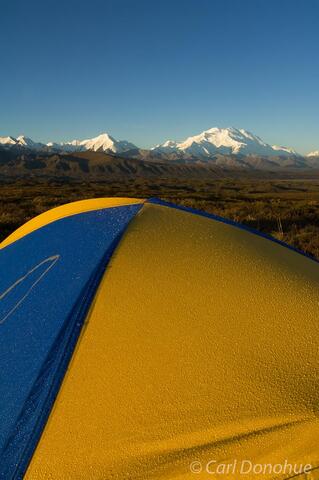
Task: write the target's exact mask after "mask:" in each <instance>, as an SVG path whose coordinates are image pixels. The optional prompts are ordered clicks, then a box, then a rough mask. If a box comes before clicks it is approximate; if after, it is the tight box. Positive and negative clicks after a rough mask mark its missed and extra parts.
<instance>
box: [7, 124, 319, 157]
mask: <svg viewBox="0 0 319 480" xmlns="http://www.w3.org/2000/svg"><path fill="white" fill-rule="evenodd" d="M0 147H2V148H5V149H12V148H15V149H17V150H18V151H20V150H21V149H22V150H23V149H28V150H34V151H45V152H51V151H52V152H58V153H60V152H61V153H71V152H83V151H94V152H97V151H98V152H106V153H114V154H119V155H120V154H123V155H124V154H126V156H127V155H132V152H131V151H133V150H134V151H136V152H137V153H136V152H135V153H136V155H139V152H144V153H143V155H145V152H146V154H147V155H149V156H150V155H151V156H152V157H156V156H159V157H161V158H162V159H167V160H170V159H181V160H183V159H185V160H187V161H188V160H192V159H194V160H197V159H200V160H205V159H206V160H208V159H210V158H212V157H213V156H214V155H216V154H221V155H245V156H260V157H289V158H291V157H294V156H295V157H300V155H298V153H297V152H295V151H294V150H293V149H292V148H287V147H282V146H277V145H273V146H271V145H269V144H267V143H265V142H264V141H263V140H261V138H259V137H257V136H256V135H253V134H252V133H250V132H248V131H246V130H243V129H237V128H211V129H209V130H206V131H204V132H202V133H200V134H199V135H195V136H193V137H189V138H187V139H186V140H184V141H182V142H176V141H174V140H167V141H166V142H164V143H162V144H160V145H156V146H155V147H153V148H152V149H151V151H143V150H140V149H138V147H136V146H135V145H134V144H133V143H130V142H127V141H126V140H116V139H115V138H114V137H112V136H111V135H109V134H108V133H102V134H101V135H98V136H97V137H94V138H89V139H86V140H72V141H69V142H62V143H57V142H49V143H47V144H46V145H45V144H43V143H39V142H35V141H33V140H31V138H28V137H25V136H24V135H20V136H19V137H17V138H14V137H10V136H9V137H0ZM317 154H318V152H312V153H311V154H309V156H316V155H317ZM124 156H125V155H124Z"/></svg>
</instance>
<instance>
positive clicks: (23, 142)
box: [0, 135, 45, 150]
mask: <svg viewBox="0 0 319 480" xmlns="http://www.w3.org/2000/svg"><path fill="white" fill-rule="evenodd" d="M0 145H1V146H2V147H6V148H10V147H22V148H29V149H30V150H42V149H43V148H44V147H45V145H44V144H43V143H37V142H34V141H33V140H31V138H28V137H25V136H24V135H20V136H19V137H17V138H14V137H0Z"/></svg>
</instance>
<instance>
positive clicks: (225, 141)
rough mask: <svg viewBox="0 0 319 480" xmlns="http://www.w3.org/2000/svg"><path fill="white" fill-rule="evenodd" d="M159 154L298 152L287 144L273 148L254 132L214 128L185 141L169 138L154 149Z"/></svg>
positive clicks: (275, 153)
mask: <svg viewBox="0 0 319 480" xmlns="http://www.w3.org/2000/svg"><path fill="white" fill-rule="evenodd" d="M152 150H153V151H155V152H159V153H161V154H162V153H166V152H167V153H169V152H170V153H171V152H172V151H174V153H176V154H178V153H180V154H181V155H183V156H184V157H185V156H189V157H196V158H202V159H205V158H207V159H209V158H210V157H212V156H214V155H216V154H218V153H219V154H224V155H239V154H240V155H259V156H288V155H297V154H296V152H295V151H294V150H293V149H290V148H287V147H277V146H274V147H272V146H271V145H269V144H267V143H265V142H264V141H263V140H261V138H260V137H258V136H257V135H254V134H253V133H251V132H249V131H247V130H244V129H238V128H235V127H228V128H219V127H212V128H209V129H208V130H204V131H203V132H201V133H199V134H198V135H194V136H192V137H188V138H186V139H185V140H183V141H182V142H173V141H167V142H164V143H162V144H161V145H157V146H156V147H154V148H153V149H152Z"/></svg>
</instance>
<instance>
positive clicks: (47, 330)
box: [0, 198, 319, 480]
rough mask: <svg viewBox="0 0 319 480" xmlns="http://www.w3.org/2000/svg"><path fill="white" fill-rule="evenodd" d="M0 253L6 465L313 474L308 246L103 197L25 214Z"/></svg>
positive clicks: (61, 476) (314, 301)
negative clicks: (292, 245)
mask: <svg viewBox="0 0 319 480" xmlns="http://www.w3.org/2000/svg"><path fill="white" fill-rule="evenodd" d="M0 268H1V275H0V362H1V363H0V365H1V369H0V372H1V373H0V393H1V395H0V479H5V480H11V479H21V478H26V479H30V480H38V479H42V480H44V479H45V480H47V479H54V480H55V479H57V480H68V479H86V480H90V479H92V480H102V479H103V480H104V479H113V480H123V479H145V480H147V479H153V478H154V479H178V480H181V479H183V480H184V479H187V480H189V479H193V480H194V479H195V478H198V479H201V478H203V479H204V478H205V479H207V478H212V476H213V475H218V476H219V477H220V478H234V479H237V480H238V478H241V477H240V475H241V474H244V475H245V478H251V477H254V478H282V479H284V478H292V477H294V478H295V477H299V478H311V479H314V478H319V476H317V475H318V470H317V468H318V465H319V442H318V438H319V422H318V406H319V389H318V375H319V369H318V343H319V340H318V339H319V322H318V311H319V288H318V287H319V265H318V263H317V262H316V261H314V260H313V259H311V258H308V257H307V256H305V255H303V254H300V253H299V252H296V251H295V250H294V249H292V248H290V247H287V245H283V244H282V243H281V242H279V241H276V240H273V239H270V238H268V237H266V236H264V235H262V234H260V233H257V232H254V231H250V230H247V228H246V227H244V226H242V225H239V224H236V223H234V222H231V221H228V220H225V219H223V218H220V217H216V216H214V215H209V214H206V213H203V212H198V211H194V210H190V209H187V208H184V207H179V206H176V205H172V204H168V203H165V202H163V201H160V200H156V199H151V200H147V201H145V200H140V199H128V198H105V199H104V198H101V199H93V200H85V201H80V202H75V203H71V204H68V205H64V206H62V207H58V208H55V209H53V210H50V211H48V212H46V213H44V214H42V215H40V216H38V217H36V218H34V219H33V220H31V221H30V222H28V223H26V224H25V225H24V226H22V227H21V228H19V229H18V230H17V231H16V232H14V233H13V234H12V235H10V236H9V237H8V238H7V239H6V240H5V241H4V242H3V243H2V244H1V245H0ZM284 462H286V467H285V470H284ZM222 465H226V466H224V467H223V466H222ZM229 465H230V466H229ZM267 465H268V466H267ZM278 465H279V466H278ZM299 466H302V468H304V470H305V471H306V469H308V470H311V474H309V475H311V477H310V476H309V477H308V476H307V477H305V476H304V473H302V471H301V470H298V468H299ZM292 467H293V468H294V470H293V471H292ZM217 468H218V469H219V470H218V472H217V471H216V470H217ZM280 468H281V470H280ZM239 469H244V470H245V473H243V472H242V471H239ZM261 469H262V470H261ZM304 470H303V471H304Z"/></svg>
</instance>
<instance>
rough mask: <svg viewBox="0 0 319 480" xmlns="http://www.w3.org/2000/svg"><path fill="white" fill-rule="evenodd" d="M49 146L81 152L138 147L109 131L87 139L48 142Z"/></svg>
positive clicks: (115, 150) (117, 151) (115, 151)
mask: <svg viewBox="0 0 319 480" xmlns="http://www.w3.org/2000/svg"><path fill="white" fill-rule="evenodd" d="M47 147H49V148H52V149H55V150H61V151H66V152H79V151H87V150H92V151H93V152H97V151H99V152H101V151H102V152H113V153H122V152H127V151H128V150H133V149H136V148H137V147H136V146H135V145H134V144H133V143H130V142H127V141H126V140H115V138H113V137H111V135H109V134H108V133H102V134H101V135H98V136H97V137H94V138H89V139H87V140H72V141H71V142H64V143H53V142H50V143H48V144H47Z"/></svg>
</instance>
